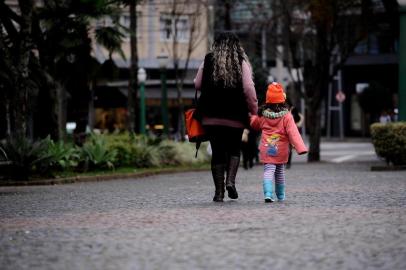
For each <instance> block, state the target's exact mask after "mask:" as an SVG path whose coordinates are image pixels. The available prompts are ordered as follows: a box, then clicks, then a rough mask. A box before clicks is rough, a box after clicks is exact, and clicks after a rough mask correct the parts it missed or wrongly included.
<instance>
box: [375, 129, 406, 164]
mask: <svg viewBox="0 0 406 270" xmlns="http://www.w3.org/2000/svg"><path fill="white" fill-rule="evenodd" d="M371 137H372V143H373V145H374V147H375V152H376V154H377V155H378V156H379V157H382V158H384V159H385V160H386V162H387V163H388V164H389V163H392V164H393V165H406V122H395V123H388V124H380V123H375V124H372V125H371Z"/></svg>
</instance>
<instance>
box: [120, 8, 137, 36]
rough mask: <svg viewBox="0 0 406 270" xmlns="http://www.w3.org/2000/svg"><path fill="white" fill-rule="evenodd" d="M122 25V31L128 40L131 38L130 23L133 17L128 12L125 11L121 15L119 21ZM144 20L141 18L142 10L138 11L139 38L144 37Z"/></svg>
mask: <svg viewBox="0 0 406 270" xmlns="http://www.w3.org/2000/svg"><path fill="white" fill-rule="evenodd" d="M119 23H120V25H121V26H123V27H124V29H123V31H122V33H123V34H124V36H125V39H126V40H130V32H129V30H130V23H131V18H130V14H128V13H123V14H122V15H121V17H120V21H119ZM141 23H142V20H141V12H137V38H138V39H140V38H141V37H142V33H141V31H142V25H141Z"/></svg>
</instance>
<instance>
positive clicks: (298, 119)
mask: <svg viewBox="0 0 406 270" xmlns="http://www.w3.org/2000/svg"><path fill="white" fill-rule="evenodd" d="M286 103H287V104H288V106H289V110H290V113H291V114H292V116H293V120H294V121H295V124H296V126H297V128H298V130H299V132H300V133H302V132H301V129H302V126H303V122H304V117H303V115H302V114H301V113H300V112H299V111H298V109H297V108H296V107H295V106H293V105H292V103H291V102H290V101H289V99H288V98H287V99H286ZM292 150H293V149H292V145H289V157H288V162H287V163H286V169H290V167H291V165H292Z"/></svg>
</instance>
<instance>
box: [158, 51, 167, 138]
mask: <svg viewBox="0 0 406 270" xmlns="http://www.w3.org/2000/svg"><path fill="white" fill-rule="evenodd" d="M158 62H159V67H160V68H161V85H162V99H161V109H162V122H163V126H164V130H163V134H164V135H165V136H166V137H169V118H168V89H167V87H166V67H167V65H168V56H167V55H166V54H161V55H159V56H158Z"/></svg>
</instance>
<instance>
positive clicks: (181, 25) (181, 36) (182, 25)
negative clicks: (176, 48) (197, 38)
mask: <svg viewBox="0 0 406 270" xmlns="http://www.w3.org/2000/svg"><path fill="white" fill-rule="evenodd" d="M159 21H160V22H159V24H160V36H161V41H171V40H173V39H174V38H175V36H174V35H175V33H176V40H177V41H179V42H187V41H188V40H189V18H188V17H187V16H176V17H173V16H170V15H166V14H163V15H161V17H160V20H159ZM175 24H176V26H175ZM175 27H176V28H175Z"/></svg>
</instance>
